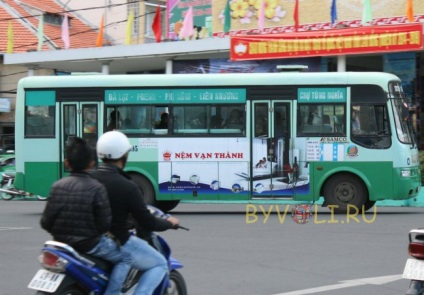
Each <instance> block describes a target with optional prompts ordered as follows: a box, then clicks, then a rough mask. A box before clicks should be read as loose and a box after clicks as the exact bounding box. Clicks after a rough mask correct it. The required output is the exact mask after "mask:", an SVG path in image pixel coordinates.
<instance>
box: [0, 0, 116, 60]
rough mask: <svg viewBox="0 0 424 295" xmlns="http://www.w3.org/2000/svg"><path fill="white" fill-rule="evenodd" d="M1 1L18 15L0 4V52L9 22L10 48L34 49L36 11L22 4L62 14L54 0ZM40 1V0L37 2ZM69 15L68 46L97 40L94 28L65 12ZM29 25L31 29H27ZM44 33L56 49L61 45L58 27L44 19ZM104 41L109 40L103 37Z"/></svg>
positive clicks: (59, 28) (14, 50)
mask: <svg viewBox="0 0 424 295" xmlns="http://www.w3.org/2000/svg"><path fill="white" fill-rule="evenodd" d="M2 2H3V3H4V4H6V5H7V6H9V8H11V9H12V10H14V11H15V12H16V13H17V14H19V15H20V18H19V17H18V18H17V17H16V16H15V15H14V14H13V13H11V12H9V11H7V10H6V9H4V8H2V7H1V6H0V52H6V49H7V40H8V37H7V31H8V26H9V22H12V24H13V40H14V42H13V44H14V49H13V52H26V51H33V50H37V48H38V36H37V28H38V15H35V16H34V15H31V14H29V13H28V12H27V11H26V10H25V9H24V8H23V5H27V6H30V7H31V8H35V9H38V10H40V11H42V12H47V13H57V14H62V12H63V8H62V7H61V6H60V5H58V4H57V3H56V2H55V1H54V0H43V1H39V0H21V1H20V2H21V3H22V4H21V5H20V4H19V3H17V2H15V1H13V0H4V1H2ZM40 2H42V3H40ZM68 17H69V19H70V26H69V39H70V48H87V47H95V46H96V41H97V30H93V29H92V28H91V27H90V26H88V25H86V24H85V23H83V22H82V21H81V20H79V19H78V18H77V17H75V16H74V15H72V13H68ZM30 27H32V28H33V29H32V30H31V29H30ZM44 36H45V38H47V39H49V40H51V41H52V42H53V43H54V45H55V47H56V48H57V49H64V43H63V41H62V27H61V26H60V25H53V24H49V23H46V22H44ZM47 42H48V41H44V45H43V50H50V47H49V46H47V45H46V44H47ZM104 43H110V42H109V41H108V40H105V41H104Z"/></svg>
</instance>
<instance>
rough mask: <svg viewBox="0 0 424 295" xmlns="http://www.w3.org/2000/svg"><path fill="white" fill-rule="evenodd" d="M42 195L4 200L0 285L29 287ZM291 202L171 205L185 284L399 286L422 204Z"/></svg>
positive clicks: (7, 291)
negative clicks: (303, 210)
mask: <svg viewBox="0 0 424 295" xmlns="http://www.w3.org/2000/svg"><path fill="white" fill-rule="evenodd" d="M44 204H45V203H44V202H39V201H9V202H6V201H0V241H1V242H0V262H1V267H0V278H1V283H0V286H1V288H0V294H1V295H17V294H19V295H26V294H34V293H35V292H33V291H31V290H29V289H27V288H26V286H27V284H28V283H29V281H30V280H31V278H32V276H33V275H34V274H35V272H36V270H37V269H38V268H39V265H38V262H37V256H38V254H39V252H40V249H41V246H42V244H43V242H44V241H45V240H46V239H49V235H48V234H47V233H46V232H44V231H43V230H42V229H41V228H40V227H39V219H40V216H41V212H42V210H43V208H44ZM292 207H293V206H292V205H289V207H287V208H286V207H285V206H282V205H280V206H279V207H278V209H277V207H275V206H272V207H271V205H263V206H262V207H259V206H249V207H246V206H245V205H207V204H204V205H193V204H182V205H180V206H178V207H177V208H176V209H175V210H174V215H175V216H176V217H177V218H179V219H180V220H181V224H182V225H185V226H186V227H189V228H190V231H188V232H186V231H182V230H178V231H168V232H165V233H164V234H163V235H164V236H165V238H166V239H167V241H168V242H169V244H170V245H171V247H172V249H173V256H174V257H175V258H177V259H179V260H180V261H181V262H182V263H183V264H184V268H183V269H182V270H181V273H182V274H183V276H184V277H185V279H186V282H187V286H188V290H189V294H192V295H193V294H194V295H217V294H218V295H221V294H230V295H277V294H278V295H301V294H342V295H343V294H346V295H347V294H349V295H355V294H361V295H362V294H373V295H379V294H384V295H391V294H393V295H395V294H396V295H398V294H404V293H405V291H406V289H407V287H408V285H409V282H408V280H405V279H401V278H400V275H401V274H402V272H403V268H404V266H405V262H406V259H407V257H408V253H407V246H408V231H409V230H410V229H412V228H415V227H420V226H422V225H423V223H424V215H423V213H424V208H398V207H384V208H383V207H377V211H376V213H375V214H374V212H373V211H371V212H369V213H367V214H366V215H365V216H362V215H357V216H349V217H347V216H345V215H335V216H332V215H331V214H330V213H329V211H328V210H327V209H325V208H318V210H317V211H316V212H315V211H313V215H312V217H311V219H310V220H309V222H307V223H306V224H298V223H295V222H294V221H293V220H292V218H291V215H290V214H291V208H292ZM286 209H288V213H287V215H286V216H284V211H285V210H286ZM255 210H256V213H254V212H255ZM262 211H264V212H265V213H266V216H265V215H264V213H263V212H262ZM246 212H247V213H246ZM268 213H270V214H268Z"/></svg>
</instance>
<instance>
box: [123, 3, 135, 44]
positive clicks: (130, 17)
mask: <svg viewBox="0 0 424 295" xmlns="http://www.w3.org/2000/svg"><path fill="white" fill-rule="evenodd" d="M133 23H134V11H133V10H131V11H130V14H129V15H128V21H127V34H126V38H125V44H126V45H130V44H131V33H132V27H133Z"/></svg>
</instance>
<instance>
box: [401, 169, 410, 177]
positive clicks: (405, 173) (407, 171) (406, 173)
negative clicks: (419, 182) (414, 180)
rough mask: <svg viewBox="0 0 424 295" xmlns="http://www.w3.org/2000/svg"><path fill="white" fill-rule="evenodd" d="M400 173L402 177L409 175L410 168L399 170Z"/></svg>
mask: <svg viewBox="0 0 424 295" xmlns="http://www.w3.org/2000/svg"><path fill="white" fill-rule="evenodd" d="M400 175H401V176H402V177H411V170H401V171H400Z"/></svg>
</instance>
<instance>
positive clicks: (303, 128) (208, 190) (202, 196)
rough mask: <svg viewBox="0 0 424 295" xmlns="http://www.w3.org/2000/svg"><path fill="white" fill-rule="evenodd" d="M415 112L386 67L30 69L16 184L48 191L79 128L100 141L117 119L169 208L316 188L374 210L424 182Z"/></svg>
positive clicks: (147, 184)
mask: <svg viewBox="0 0 424 295" xmlns="http://www.w3.org/2000/svg"><path fill="white" fill-rule="evenodd" d="M408 114H409V113H408V99H407V98H406V96H405V94H404V92H403V90H402V85H401V81H400V80H399V78H398V77H396V76H394V75H391V74H387V73H369V72H368V73H359V72H348V73H297V72H285V73H261V74H209V75H200V74H193V75H191V74H182V75H90V76H55V77H52V76H44V77H42V76H38V77H27V78H24V79H22V80H21V81H20V82H19V85H18V94H17V102H16V180H15V186H16V188H18V189H22V190H25V191H28V192H30V193H33V194H36V195H47V194H48V192H49V189H50V186H51V184H52V183H53V182H54V181H56V180H57V179H59V178H61V177H63V176H65V175H66V174H67V171H66V170H65V167H64V165H63V160H64V149H65V146H66V144H67V143H68V142H69V141H70V140H72V138H73V137H75V136H79V137H82V138H85V139H86V140H87V141H88V142H90V143H91V144H92V145H93V147H94V146H95V143H96V140H97V138H98V137H99V135H100V134H102V133H104V132H106V131H107V130H110V129H117V130H120V131H122V132H123V133H125V134H126V135H128V137H129V138H130V141H131V143H132V145H133V149H132V151H131V152H130V156H129V160H128V164H127V167H126V171H127V172H129V173H130V174H131V175H132V178H133V180H134V181H135V182H137V183H138V184H139V185H140V187H141V188H142V189H143V191H144V193H145V196H146V199H147V201H148V203H150V204H155V205H156V206H158V207H160V208H161V209H164V210H165V211H168V210H171V209H173V208H174V207H175V206H177V204H178V203H179V202H180V201H184V202H211V203H213V202H219V203H230V202H233V203H235V202H238V203H251V204H255V203H261V202H262V203H264V202H273V203H275V204H279V203H281V204H283V203H285V202H287V201H288V200H291V201H300V202H305V203H313V202H315V201H317V200H319V199H320V198H323V200H324V201H323V205H324V206H325V205H333V206H332V208H335V211H336V212H346V211H349V210H350V208H351V207H353V206H354V207H356V208H359V209H360V210H368V209H369V208H371V207H372V206H373V205H374V203H375V202H376V201H378V200H387V199H391V200H406V199H409V198H413V197H415V196H417V194H418V192H419V190H420V188H421V175H420V169H419V159H418V149H417V143H416V139H415V138H414V131H413V126H412V124H411V120H410V119H409V115H408ZM161 118H162V119H167V120H165V122H161ZM321 200H322V199H321Z"/></svg>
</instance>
